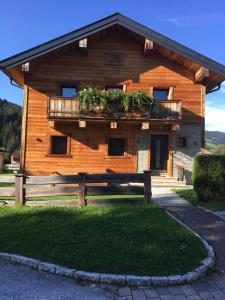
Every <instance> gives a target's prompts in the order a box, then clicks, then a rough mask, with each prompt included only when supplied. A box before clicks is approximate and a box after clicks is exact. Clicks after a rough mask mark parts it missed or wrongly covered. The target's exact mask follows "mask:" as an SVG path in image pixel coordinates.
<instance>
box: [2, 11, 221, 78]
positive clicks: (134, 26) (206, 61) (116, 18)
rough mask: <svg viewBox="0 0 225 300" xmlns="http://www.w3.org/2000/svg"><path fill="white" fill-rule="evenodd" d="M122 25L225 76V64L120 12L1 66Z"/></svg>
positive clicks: (23, 53) (8, 65)
mask: <svg viewBox="0 0 225 300" xmlns="http://www.w3.org/2000/svg"><path fill="white" fill-rule="evenodd" d="M116 24H118V25H120V26H123V27H125V28H127V29H128V30H131V31H133V32H135V33H137V34H138V35H140V36H142V37H144V38H147V39H150V40H152V41H153V42H155V43H157V44H159V45H161V46H163V47H165V48H167V49H169V50H171V51H173V52H175V53H177V54H180V55H182V56H184V57H186V58H187V59H189V60H191V61H193V62H195V63H197V64H199V65H201V66H203V67H206V68H208V69H210V70H212V71H214V72H216V73H218V74H219V75H222V76H225V66H224V65H222V64H220V63H218V62H216V61H214V60H212V59H210V58H207V57H206V56H204V55H202V54H200V53H198V52H196V51H194V50H191V49H190V48H188V47H186V46H183V45H181V44H179V43H177V42H175V41H173V40H172V39H170V38H168V37H165V36H163V35H161V34H160V33H158V32H156V31H154V30H151V29H149V28H147V27H145V26H143V25H141V24H139V23H137V22H135V21H133V20H131V19H129V18H127V17H125V16H123V15H122V14H120V13H115V14H113V15H111V16H109V17H106V18H104V19H101V20H99V21H97V22H94V23H91V24H89V25H87V26H84V27H82V28H80V29H77V30H74V31H72V32H70V33H68V34H65V35H62V36H60V37H58V38H56V39H53V40H51V41H49V42H47V43H44V44H41V45H39V46H36V47H34V48H31V49H29V50H26V51H24V52H21V53H19V54H16V55H14V56H11V57H9V58H7V59H4V60H2V61H0V68H1V69H3V70H4V69H9V68H12V67H15V66H17V65H20V64H22V63H25V62H27V61H30V60H32V59H34V58H36V57H39V56H41V55H43V54H46V53H48V52H51V51H53V50H56V49H58V48H60V47H63V46H65V45H67V44H70V43H72V42H74V41H77V40H80V39H82V38H85V37H88V36H89V35H92V34H93V33H96V32H99V31H101V30H103V29H106V28H108V27H111V26H113V25H116Z"/></svg>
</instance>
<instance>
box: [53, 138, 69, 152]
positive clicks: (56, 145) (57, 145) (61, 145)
mask: <svg viewBox="0 0 225 300" xmlns="http://www.w3.org/2000/svg"><path fill="white" fill-rule="evenodd" d="M51 154H64V155H66V154H67V137H66V136H51Z"/></svg>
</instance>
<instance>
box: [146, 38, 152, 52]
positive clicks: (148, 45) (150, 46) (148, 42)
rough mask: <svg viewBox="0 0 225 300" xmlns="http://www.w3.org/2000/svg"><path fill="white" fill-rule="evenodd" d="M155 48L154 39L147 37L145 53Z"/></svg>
mask: <svg viewBox="0 0 225 300" xmlns="http://www.w3.org/2000/svg"><path fill="white" fill-rule="evenodd" d="M151 50H153V41H151V40H149V39H145V45H144V53H145V54H149V53H150V52H151Z"/></svg>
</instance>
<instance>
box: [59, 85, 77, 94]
mask: <svg viewBox="0 0 225 300" xmlns="http://www.w3.org/2000/svg"><path fill="white" fill-rule="evenodd" d="M76 95H77V88H76V87H75V86H61V96H62V97H75V96H76Z"/></svg>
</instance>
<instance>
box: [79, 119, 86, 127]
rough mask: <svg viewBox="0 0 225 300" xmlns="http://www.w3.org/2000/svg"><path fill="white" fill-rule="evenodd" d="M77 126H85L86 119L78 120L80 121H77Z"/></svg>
mask: <svg viewBox="0 0 225 300" xmlns="http://www.w3.org/2000/svg"><path fill="white" fill-rule="evenodd" d="M79 127H81V128H85V127H86V121H84V120H80V121H79Z"/></svg>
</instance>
